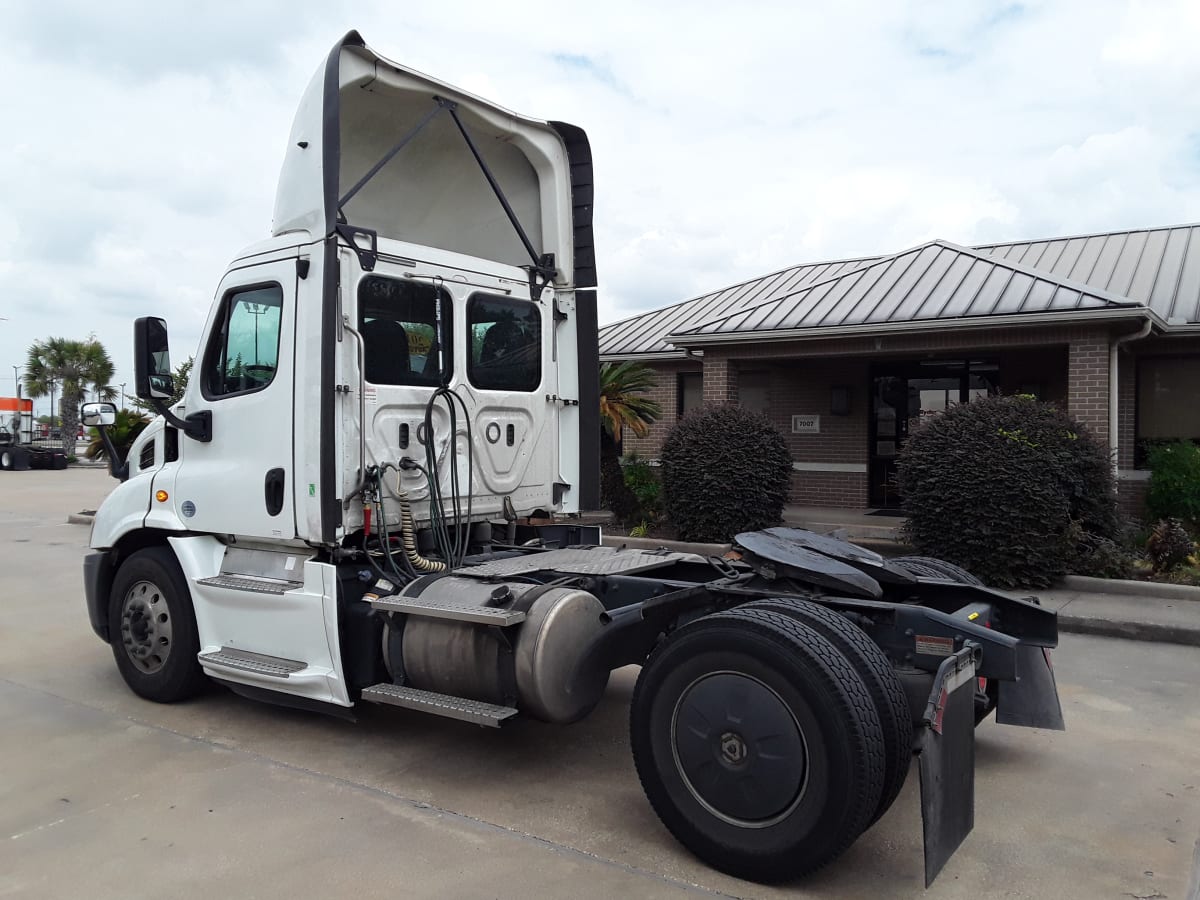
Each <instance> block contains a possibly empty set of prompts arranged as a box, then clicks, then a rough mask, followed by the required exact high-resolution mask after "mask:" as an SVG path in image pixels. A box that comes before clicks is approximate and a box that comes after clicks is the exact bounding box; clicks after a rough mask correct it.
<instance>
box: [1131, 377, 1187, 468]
mask: <svg viewBox="0 0 1200 900" xmlns="http://www.w3.org/2000/svg"><path fill="white" fill-rule="evenodd" d="M1177 440H1185V441H1198V442H1200V356H1170V357H1147V358H1144V359H1142V360H1140V361H1139V363H1138V370H1137V443H1136V448H1137V453H1136V456H1137V459H1136V464H1137V465H1139V466H1140V465H1144V464H1145V459H1146V450H1147V448H1148V447H1149V446H1152V445H1154V444H1161V443H1166V442H1167V441H1177Z"/></svg>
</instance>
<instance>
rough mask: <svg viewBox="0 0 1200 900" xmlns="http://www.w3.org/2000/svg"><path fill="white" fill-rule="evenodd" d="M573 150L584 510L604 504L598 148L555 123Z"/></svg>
mask: <svg viewBox="0 0 1200 900" xmlns="http://www.w3.org/2000/svg"><path fill="white" fill-rule="evenodd" d="M549 124H550V127H551V128H553V129H554V130H555V131H557V132H558V135H559V137H561V138H562V139H563V143H564V144H565V145H566V148H567V160H568V162H569V163H570V166H571V223H572V228H573V229H574V235H575V253H574V257H575V265H574V270H573V272H572V273H571V278H572V283H573V284H574V285H575V287H576V291H575V340H576V354H577V356H578V358H579V508H580V509H599V507H600V325H599V318H598V313H597V303H596V292H595V291H594V290H579V289H580V288H594V287H595V286H596V245H595V240H594V238H593V236H592V206H593V198H594V194H595V190H594V186H593V179H592V148H591V145H590V144H588V139H587V134H586V133H584V130H583V129H582V128H579V127H577V126H575V125H568V124H567V123H566V122H551V123H549Z"/></svg>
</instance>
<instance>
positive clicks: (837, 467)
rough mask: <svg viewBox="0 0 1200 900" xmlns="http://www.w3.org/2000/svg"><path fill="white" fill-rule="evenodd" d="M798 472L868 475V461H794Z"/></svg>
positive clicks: (793, 463)
mask: <svg viewBox="0 0 1200 900" xmlns="http://www.w3.org/2000/svg"><path fill="white" fill-rule="evenodd" d="M792 469H793V470H794V471H796V472H845V473H847V474H850V475H866V474H867V464H866V463H821V462H795V461H793V462H792Z"/></svg>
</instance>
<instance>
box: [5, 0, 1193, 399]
mask: <svg viewBox="0 0 1200 900" xmlns="http://www.w3.org/2000/svg"><path fill="white" fill-rule="evenodd" d="M352 28H353V29H357V30H358V31H359V32H360V33H361V34H362V35H363V37H364V39H365V40H366V42H367V43H368V45H370V46H371V47H373V48H374V49H376V50H377V51H378V52H380V53H381V54H382V55H384V56H386V57H388V58H391V59H394V60H396V61H397V62H400V63H402V64H404V65H407V66H410V67H412V68H415V69H418V70H421V71H423V72H427V73H429V74H431V75H434V76H435V77H437V78H440V79H441V80H443V81H447V82H450V83H451V84H455V85H457V86H459V87H462V88H465V89H466V90H468V91H472V92H474V93H476V94H479V95H481V96H484V97H486V98H488V99H489V100H493V101H495V102H497V103H499V104H501V105H503V106H506V107H508V108H509V109H512V110H515V111H517V112H520V113H523V114H525V115H529V116H533V117H535V118H541V119H554V120H560V121H567V122H571V123H573V124H576V125H579V126H581V127H582V128H584V129H585V130H586V131H587V133H588V137H589V139H590V141H591V145H592V151H593V156H594V168H595V184H596V200H595V239H596V251H597V269H598V274H599V280H600V294H599V296H600V321H601V323H602V324H604V323H607V322H612V321H616V320H618V319H620V318H624V317H627V316H630V315H633V314H635V313H637V312H639V311H643V310H647V309H653V308H655V307H658V306H663V305H666V304H669V303H673V302H676V301H679V300H682V299H686V298H688V297H691V296H695V295H697V294H700V293H704V292H707V291H710V290H715V289H717V288H720V287H723V286H726V285H729V284H733V283H736V282H738V281H741V280H744V279H747V278H752V277H755V276H757V275H761V274H765V273H767V272H771V271H774V270H777V269H780V268H784V267H786V266H790V265H795V264H797V263H802V262H812V261H817V260H823V259H837V258H845V257H852V256H859V255H876V254H881V253H886V252H894V251H898V250H901V249H904V248H906V247H910V246H913V245H915V244H918V243H921V242H923V241H926V240H929V239H932V238H938V237H940V238H945V239H947V240H950V241H954V242H956V243H962V244H970V243H982V242H987V241H999V240H1015V239H1021V238H1036V237H1047V236H1053V235H1064V234H1078V233H1087V232H1095V231H1109V230H1121V229H1127V228H1136V227H1145V226H1155V225H1168V224H1181V223H1185V222H1196V221H1200V91H1197V90H1196V88H1195V86H1196V85H1197V84H1200V53H1197V52H1196V48H1197V47H1198V46H1200V3H1196V2H1195V0H1163V2H1134V0H1054V2H1051V0H1045V2H1023V3H1006V2H1003V0H999V2H972V0H949V2H940V0H928V2H916V0H914V2H907V0H877V2H870V3H867V2H853V0H843V2H838V3H813V2H799V0H796V2H779V3H775V2H757V0H743V2H741V3H738V4H731V3H722V4H715V3H708V2H703V0H692V2H686V3H674V2H648V0H642V2H625V0H608V2H605V3H602V4H600V3H559V4H545V3H543V4H529V3H522V2H520V0H513V2H506V3H491V2H489V3H484V2H473V3H472V2H459V0H441V2H438V3H429V4H420V3H418V4H397V3H394V2H393V3H383V2H375V0H355V2H353V3H347V2H333V0H325V2H321V3H319V4H318V3H313V2H283V0H241V2H237V3H232V2H224V0H208V2H205V3H203V4H199V3H187V4H184V3H174V2H167V0H163V2H160V3H157V4H153V5H151V4H146V3H144V2H128V0H109V2H105V3H103V4H97V3H94V2H66V0H62V2H60V0H42V2H33V0H14V2H13V3H11V4H6V5H5V16H4V18H3V20H0V113H2V119H0V121H2V122H3V125H2V127H0V396H11V395H12V393H13V387H14V385H13V370H12V366H14V365H16V366H21V365H23V364H24V361H25V358H26V355H27V350H28V347H29V345H30V344H31V343H32V342H33V341H34V340H38V339H43V338H46V337H50V336H57V337H67V338H75V339H83V338H86V337H88V336H89V335H92V334H94V335H95V336H96V337H97V338H98V339H99V340H100V341H101V342H103V343H104V345H105V346H106V347H107V348H108V350H109V353H110V354H111V356H112V358H113V361H114V363H115V365H116V371H117V374H116V377H115V379H114V381H113V383H114V384H115V385H119V384H120V383H121V382H126V383H127V387H126V390H127V391H128V390H132V369H133V367H132V322H133V319H134V318H135V317H137V316H142V315H158V316H163V317H164V318H166V319H167V320H168V322H169V324H170V330H171V345H172V354H173V359H174V360H175V361H176V362H179V361H182V360H183V359H186V358H187V356H188V355H191V354H193V353H194V352H195V348H196V346H197V344H198V342H199V337H200V331H201V328H202V327H203V324H204V320H205V316H206V314H207V312H208V308H209V305H210V303H211V301H212V293H213V290H214V288H215V287H216V285H217V283H218V281H219V280H220V278H221V275H222V273H223V272H224V269H225V266H226V264H227V263H228V261H229V260H230V259H231V258H232V257H233V255H234V254H235V253H236V252H237V251H238V250H239V249H240V248H242V247H244V246H246V245H248V244H251V243H254V242H256V241H258V240H261V239H263V238H265V237H266V236H268V234H269V229H270V221H271V211H272V207H273V198H274V191H275V184H276V179H277V176H278V169H279V165H280V162H281V161H282V158H283V151H284V147H285V144H286V141H287V138H288V132H289V129H290V126H291V121H292V117H293V115H294V113H295V108H296V104H297V102H298V101H299V99H300V95H301V93H302V91H303V89H304V87H305V86H306V84H307V82H308V79H309V78H310V76H311V75H312V73H313V72H314V71H315V70H316V69H317V67H318V66H319V65H321V64H322V62H323V60H324V58H325V56H326V54H327V53H328V50H329V48H330V47H331V46H332V45H333V44H334V43H335V42H336V41H337V40H338V39H339V38H340V37H341V36H342V34H344V33H345V32H346V31H348V30H350V29H352ZM45 411H48V403H46V401H43V402H42V404H41V406H39V412H45Z"/></svg>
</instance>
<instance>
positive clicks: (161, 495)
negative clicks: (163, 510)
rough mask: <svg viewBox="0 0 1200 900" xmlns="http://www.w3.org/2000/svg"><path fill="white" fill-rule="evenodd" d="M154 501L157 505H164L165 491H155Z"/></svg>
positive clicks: (165, 500)
mask: <svg viewBox="0 0 1200 900" xmlns="http://www.w3.org/2000/svg"><path fill="white" fill-rule="evenodd" d="M154 499H155V500H157V501H158V502H159V503H166V502H167V492H166V491H155V492H154Z"/></svg>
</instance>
